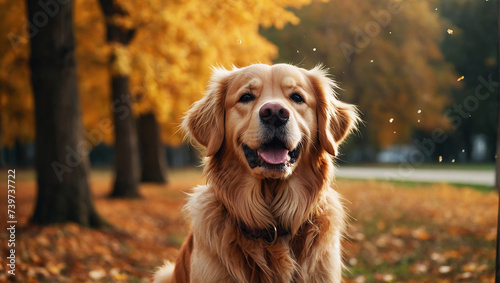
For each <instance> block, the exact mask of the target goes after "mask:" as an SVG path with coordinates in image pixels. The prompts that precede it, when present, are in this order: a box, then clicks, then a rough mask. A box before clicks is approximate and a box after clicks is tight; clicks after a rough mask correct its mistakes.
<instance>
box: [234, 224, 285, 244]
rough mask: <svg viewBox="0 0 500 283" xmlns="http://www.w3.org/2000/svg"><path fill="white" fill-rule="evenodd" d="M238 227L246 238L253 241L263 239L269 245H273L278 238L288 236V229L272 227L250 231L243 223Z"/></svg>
mask: <svg viewBox="0 0 500 283" xmlns="http://www.w3.org/2000/svg"><path fill="white" fill-rule="evenodd" d="M238 226H239V227H240V229H241V232H243V234H244V235H245V236H246V237H248V238H250V239H253V240H258V239H263V240H264V241H265V242H266V243H267V244H269V245H272V244H274V243H275V242H276V240H277V239H278V237H281V236H285V235H288V234H290V232H289V231H288V229H286V228H284V227H279V226H278V227H276V226H274V225H272V226H270V227H268V228H267V229H250V228H248V227H247V226H246V225H245V224H243V223H240V224H239V225H238Z"/></svg>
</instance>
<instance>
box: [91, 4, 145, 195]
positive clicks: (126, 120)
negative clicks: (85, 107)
mask: <svg viewBox="0 0 500 283" xmlns="http://www.w3.org/2000/svg"><path fill="white" fill-rule="evenodd" d="M99 3H100V5H101V9H102V11H103V13H104V16H105V18H106V40H107V42H108V43H109V44H110V45H111V46H112V47H122V48H127V46H128V45H129V43H130V41H131V40H132V38H133V37H134V33H135V30H134V29H130V28H125V27H121V26H118V25H116V24H115V22H114V21H113V20H112V19H113V17H117V16H127V12H126V11H125V10H123V9H122V8H121V7H120V6H119V5H118V4H116V3H114V2H113V0H99ZM113 50H116V49H113ZM123 59H124V58H120V57H119V55H118V53H112V54H111V57H110V70H111V92H112V99H113V102H112V104H113V116H114V122H115V170H116V176H115V182H114V186H113V191H112V192H111V194H110V197H117V198H120V197H127V198H134V197H139V196H140V195H139V178H140V176H139V168H140V167H139V149H138V142H137V129H136V123H135V119H134V116H133V114H132V107H131V106H132V103H131V93H130V82H129V74H128V73H127V72H126V70H118V69H117V68H115V65H118V64H117V62H118V61H119V60H123Z"/></svg>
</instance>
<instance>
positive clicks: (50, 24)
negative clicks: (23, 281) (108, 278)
mask: <svg viewBox="0 0 500 283" xmlns="http://www.w3.org/2000/svg"><path fill="white" fill-rule="evenodd" d="M54 3H56V4H55V5H57V8H58V12H57V13H53V15H50V17H49V16H48V15H47V14H46V12H45V11H44V9H43V8H42V6H41V5H40V3H39V1H38V0H27V10H28V20H29V21H30V23H31V22H33V25H30V35H31V56H30V61H29V64H30V68H31V84H32V88H33V94H34V101H35V121H36V132H37V135H36V139H35V150H36V162H35V167H36V172H37V184H38V195H37V200H36V206H35V211H34V214H33V216H32V218H31V221H32V222H33V223H36V224H41V225H47V224H53V223H60V222H68V221H72V222H76V223H79V224H81V225H84V226H93V227H97V226H101V225H102V224H104V223H105V222H104V221H103V220H102V219H101V218H100V217H99V215H98V214H97V212H96V211H95V209H94V206H93V204H92V198H91V194H90V190H89V184H88V180H87V178H88V168H89V167H88V165H89V163H88V150H89V147H88V146H89V145H88V144H86V142H85V141H84V140H83V135H82V130H83V126H82V119H81V109H80V100H79V97H78V85H77V75H76V62H75V56H74V49H75V39H74V34H73V1H71V0H70V1H66V2H65V3H64V4H61V5H59V4H58V3H57V2H54ZM53 9H55V8H53ZM43 15H45V17H44V16H43ZM43 19H46V22H44V24H43V25H42V24H41V23H42V22H41V21H42V20H43ZM37 23H39V24H38V25H37Z"/></svg>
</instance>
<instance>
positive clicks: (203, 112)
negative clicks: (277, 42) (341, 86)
mask: <svg viewBox="0 0 500 283" xmlns="http://www.w3.org/2000/svg"><path fill="white" fill-rule="evenodd" d="M335 87H336V86H335V83H334V82H333V81H332V80H331V79H329V78H328V77H327V73H326V71H325V70H323V69H322V68H320V67H317V68H314V69H312V70H309V71H308V70H305V69H302V68H298V67H294V66H291V65H287V64H278V65H273V66H269V65H263V64H257V65H251V66H248V67H246V68H242V69H236V68H235V69H233V70H232V71H228V70H225V69H216V70H215V71H214V73H213V75H212V78H211V83H210V85H209V89H208V91H207V94H206V95H205V97H203V98H202V99H201V100H199V101H197V102H196V103H194V104H193V106H192V107H191V109H190V110H189V111H188V113H187V115H186V117H185V120H184V122H183V127H184V128H185V129H186V130H187V132H188V133H189V134H190V135H191V136H192V137H193V138H194V139H195V140H196V141H197V142H198V143H199V144H201V145H202V146H204V147H205V148H206V155H207V156H209V157H210V156H214V155H217V154H227V155H228V156H233V157H234V158H235V159H237V162H239V163H240V164H241V165H242V166H243V167H246V168H247V169H248V171H249V172H251V174H252V175H253V176H254V177H257V178H269V179H283V178H286V177H288V176H289V175H290V174H291V173H292V172H293V171H294V168H295V167H297V166H299V165H298V164H299V163H300V162H301V160H303V159H307V157H304V156H307V155H311V154H313V153H315V155H317V156H319V155H320V154H322V153H323V152H324V151H326V152H328V153H329V154H331V155H334V156H335V155H337V150H338V146H339V144H340V143H341V142H342V141H343V140H344V138H345V137H346V136H347V135H348V134H349V132H350V131H351V130H352V129H353V128H354V127H355V125H356V122H357V121H358V115H357V111H356V109H355V108H354V106H352V105H350V104H346V103H343V102H340V101H339V100H337V98H336V96H335V92H334V88H335Z"/></svg>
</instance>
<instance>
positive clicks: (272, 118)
mask: <svg viewBox="0 0 500 283" xmlns="http://www.w3.org/2000/svg"><path fill="white" fill-rule="evenodd" d="M259 116H260V120H261V121H262V123H264V124H265V125H271V126H274V127H276V128H277V127H281V126H283V125H285V124H286V122H288V118H290V111H288V109H286V107H285V106H283V105H281V104H280V103H272V102H269V103H266V104H264V105H262V107H261V108H260V110H259Z"/></svg>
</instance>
